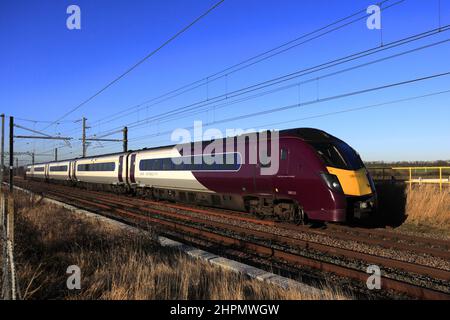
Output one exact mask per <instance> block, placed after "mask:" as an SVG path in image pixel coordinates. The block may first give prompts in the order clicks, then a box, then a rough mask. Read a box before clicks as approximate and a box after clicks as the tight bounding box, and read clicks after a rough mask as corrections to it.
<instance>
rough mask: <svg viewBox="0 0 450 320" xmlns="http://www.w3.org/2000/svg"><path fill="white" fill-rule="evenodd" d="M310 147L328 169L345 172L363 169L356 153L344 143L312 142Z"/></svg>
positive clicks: (362, 164)
mask: <svg viewBox="0 0 450 320" xmlns="http://www.w3.org/2000/svg"><path fill="white" fill-rule="evenodd" d="M311 145H312V146H313V147H314V149H316V151H317V153H318V154H319V156H320V157H321V158H322V160H323V161H324V162H325V164H326V165H327V166H329V167H334V168H340V169H346V170H358V169H361V168H362V167H364V163H363V162H362V160H361V158H360V157H359V155H358V153H357V152H356V151H355V150H353V149H352V148H351V147H350V146H349V145H348V144H346V143H345V142H342V141H334V142H313V143H311Z"/></svg>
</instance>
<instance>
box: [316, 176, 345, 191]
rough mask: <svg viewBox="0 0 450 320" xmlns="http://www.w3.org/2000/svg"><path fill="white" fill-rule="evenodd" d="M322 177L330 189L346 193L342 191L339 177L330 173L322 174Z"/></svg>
mask: <svg viewBox="0 0 450 320" xmlns="http://www.w3.org/2000/svg"><path fill="white" fill-rule="evenodd" d="M320 176H321V177H322V179H323V181H325V183H326V185H327V186H328V188H330V189H331V190H333V191H337V192H342V193H344V191H343V190H342V186H341V183H340V182H339V179H338V177H337V176H335V175H334V174H329V173H321V174H320Z"/></svg>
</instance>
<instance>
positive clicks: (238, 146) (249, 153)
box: [171, 121, 280, 175]
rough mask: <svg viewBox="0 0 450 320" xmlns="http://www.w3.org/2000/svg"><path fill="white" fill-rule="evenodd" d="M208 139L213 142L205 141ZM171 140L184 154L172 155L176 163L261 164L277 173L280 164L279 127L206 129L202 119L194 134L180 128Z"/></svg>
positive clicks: (264, 171) (270, 172)
mask: <svg viewBox="0 0 450 320" xmlns="http://www.w3.org/2000/svg"><path fill="white" fill-rule="evenodd" d="M208 140H211V142H208V143H206V144H205V142H204V141H208ZM171 141H172V142H174V143H175V144H176V148H177V150H178V151H179V153H180V154H181V155H182V156H181V157H173V158H172V162H173V163H174V165H185V164H186V165H192V164H194V165H196V164H197V165H198V164H205V165H210V166H211V168H215V169H214V170H218V171H220V170H221V168H224V167H221V166H220V165H223V164H225V165H236V164H237V165H243V164H255V165H256V164H257V165H258V167H259V169H260V174H261V175H275V174H277V173H278V169H279V166H280V162H279V158H280V157H279V146H280V141H279V132H278V131H267V130H259V131H256V130H254V129H246V130H244V129H226V130H225V133H223V132H222V131H220V130H219V129H215V128H210V129H207V130H205V131H204V130H203V123H202V121H195V122H194V130H193V135H192V134H191V132H190V131H189V130H187V129H182V128H179V129H176V130H174V131H173V132H172V135H171ZM192 141H195V142H192ZM192 145H193V148H192ZM192 151H193V154H192ZM237 162H238V163H237ZM214 165H218V166H214Z"/></svg>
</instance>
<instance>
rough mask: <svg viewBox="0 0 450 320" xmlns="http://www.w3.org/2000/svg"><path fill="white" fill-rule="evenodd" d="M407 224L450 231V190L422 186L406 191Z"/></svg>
mask: <svg viewBox="0 0 450 320" xmlns="http://www.w3.org/2000/svg"><path fill="white" fill-rule="evenodd" d="M406 215H407V222H409V223H412V224H416V225H419V224H427V225H431V226H434V227H439V228H443V229H450V190H449V189H448V188H446V189H444V190H443V191H442V192H440V191H439V187H438V186H434V185H422V186H414V187H413V188H412V189H411V190H409V189H408V188H407V189H406Z"/></svg>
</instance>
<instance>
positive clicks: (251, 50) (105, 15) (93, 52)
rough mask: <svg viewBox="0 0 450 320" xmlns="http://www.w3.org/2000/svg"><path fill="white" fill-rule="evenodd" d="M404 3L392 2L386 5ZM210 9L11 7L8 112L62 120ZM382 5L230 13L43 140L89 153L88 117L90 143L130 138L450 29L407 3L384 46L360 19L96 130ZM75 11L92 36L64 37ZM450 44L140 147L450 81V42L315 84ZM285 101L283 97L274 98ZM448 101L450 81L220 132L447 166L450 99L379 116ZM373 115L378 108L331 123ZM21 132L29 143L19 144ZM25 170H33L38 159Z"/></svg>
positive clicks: (28, 146) (72, 152)
mask: <svg viewBox="0 0 450 320" xmlns="http://www.w3.org/2000/svg"><path fill="white" fill-rule="evenodd" d="M395 2H396V1H395V0H391V1H388V2H387V3H386V5H389V4H392V3H395ZM213 3H215V1H209V0H183V1H182V0H171V1H162V0H158V1H157V0H151V1H124V0H116V1H106V0H105V1H103V0H96V1H92V0H91V1H85V0H72V1H63V0H58V1H56V0H53V1H50V0H45V1H11V0H5V1H2V2H1V3H0V41H1V44H2V46H1V50H0V70H1V73H0V106H1V110H0V111H1V112H4V113H6V114H7V115H14V116H15V117H18V118H21V119H31V120H39V121H52V120H56V119H58V118H59V117H61V116H62V115H63V114H65V113H66V112H67V111H68V110H71V109H72V108H73V107H74V106H76V105H78V104H79V103H80V102H82V101H83V100H85V99H87V98H88V97H89V96H91V95H92V94H93V93H95V92H96V91H97V90H99V89H100V88H102V87H103V86H104V85H106V84H107V83H108V82H109V81H111V80H112V79H114V78H115V77H117V76H118V75H120V74H121V73H122V72H124V71H125V70H126V69H127V68H129V67H130V66H131V65H133V64H134V63H136V62H137V61H138V60H139V59H141V58H143V57H144V56H145V55H147V54H148V53H149V52H151V51H152V50H153V49H155V48H156V47H158V46H159V45H160V44H162V43H163V42H164V41H165V40H167V39H168V38H169V37H170V36H172V35H173V34H174V33H176V32H177V31H178V30H180V29H181V28H182V27H184V26H185V25H187V24H188V23H189V22H191V21H192V20H193V19H195V18H196V17H197V16H199V15H200V14H201V13H202V12H204V11H206V10H207V9H208V8H209V7H210V6H211V5H212V4H213ZM373 3H374V2H373V1H365V0H340V1H337V0H336V1H331V0H317V1H312V0H311V1H306V0H304V1H300V0H296V1H288V0H284V1H276V0H259V1H257V0H226V1H225V2H224V3H223V4H222V5H220V6H219V7H218V8H217V9H215V10H214V11H213V12H212V13H210V14H209V15H208V16H207V17H206V18H204V19H203V20H201V21H200V22H199V23H197V24H196V25H195V26H193V27H192V28H191V29H189V30H188V31H187V32H186V33H184V34H183V35H181V36H180V37H179V38H177V39H176V40H175V41H174V42H172V43H170V44H169V45H168V46H166V47H164V48H163V49H162V50H161V51H160V52H158V53H157V54H156V55H155V56H153V57H151V58H150V59H149V60H147V61H146V62H144V63H143V64H142V65H140V66H139V67H138V68H136V69H135V70H134V71H133V72H131V73H130V74H128V75H127V76H126V77H124V78H123V79H122V80H121V81H119V82H118V83H116V84H114V85H113V86H112V87H110V88H109V89H108V90H107V91H105V92H104V93H102V94H101V95H100V96H98V97H96V98H95V99H93V100H92V101H91V102H89V103H88V104H86V105H84V106H83V107H82V108H80V109H79V110H77V111H76V112H74V113H73V114H70V115H69V116H67V118H65V119H64V121H63V122H61V123H59V124H58V125H52V126H51V127H50V128H48V129H47V130H46V132H47V133H50V134H55V133H61V134H62V135H66V136H67V135H68V136H73V137H75V138H77V139H78V138H80V136H81V124H80V123H79V122H75V121H76V120H78V119H80V118H81V117H83V116H85V117H86V118H88V124H89V125H90V126H91V128H90V129H89V131H88V133H89V134H91V135H92V134H100V133H102V132H108V131H109V130H110V129H113V128H116V127H120V126H123V125H125V124H129V123H132V122H135V121H140V120H142V119H145V118H148V117H156V116H157V115H159V114H161V113H163V112H167V111H170V110H173V109H176V108H180V107H183V106H186V105H190V104H192V103H195V102H198V101H203V100H205V99H211V98H213V97H215V96H219V95H222V94H225V93H228V92H232V91H234V90H238V89H240V88H243V87H247V86H250V85H253V84H255V83H260V82H263V81H265V80H269V79H272V78H275V77H278V76H282V75H285V74H289V73H291V72H295V71H298V70H302V69H305V68H308V67H312V66H316V65H319V64H322V63H325V62H328V61H331V60H334V59H337V58H340V57H343V56H347V55H350V54H353V53H356V52H360V51H363V50H366V49H370V48H374V47H377V46H380V44H381V39H382V40H383V44H388V43H390V42H392V41H396V40H399V39H403V38H406V37H409V36H412V35H415V34H419V33H422V32H425V31H429V30H431V29H435V28H438V27H439V22H440V25H441V26H445V25H447V24H450V0H441V1H440V8H441V10H440V11H439V0H405V1H404V2H402V3H400V4H398V5H395V6H393V7H391V8H389V9H388V10H386V11H384V12H383V13H382V26H383V28H382V34H381V32H380V31H379V30H369V29H368V28H367V27H366V21H365V20H364V19H363V20H360V21H358V22H355V23H352V24H350V25H348V26H346V27H344V28H342V29H340V30H337V31H334V32H330V33H329V34H327V35H325V36H323V37H320V38H318V39H315V40H313V41H310V42H308V43H306V44H303V45H299V46H297V47H295V48H293V49H291V50H288V51H286V52H284V53H282V54H279V55H277V56H275V57H273V58H270V59H267V60H265V61H263V62H261V63H258V64H255V65H253V66H251V67H249V68H246V69H244V70H241V71H239V72H235V73H233V74H230V75H229V76H227V77H223V78H221V79H219V80H217V81H211V82H210V83H208V85H207V86H201V87H199V88H197V89H196V90H193V91H191V92H189V93H186V94H183V95H180V96H179V97H176V98H173V99H170V100H168V101H165V102H163V103H160V104H157V105H150V104H149V103H147V104H144V105H143V107H142V108H140V109H141V110H140V111H139V112H130V113H129V114H120V117H117V119H115V120H114V121H111V122H107V123H98V120H99V119H102V118H105V117H107V116H111V115H114V114H115V113H117V112H120V111H122V110H124V109H126V108H128V107H132V106H134V105H137V104H139V103H142V102H144V101H147V100H149V99H152V98H154V97H157V96H159V95H161V94H164V93H166V92H168V91H171V90H173V89H176V88H178V87H180V86H183V85H185V84H188V83H190V82H193V81H195V80H199V79H203V78H205V77H207V76H209V75H211V74H214V73H215V72H218V71H221V70H223V69H225V68H227V67H229V66H232V65H234V64H236V63H239V62H241V61H243V60H245V59H247V58H249V57H252V56H254V55H257V54H259V53H261V52H264V51H266V50H269V49H272V48H274V47H276V46H278V45H280V44H282V43H285V42H287V41H290V40H292V39H295V38H297V37H299V36H301V35H303V34H305V33H307V32H310V31H313V30H315V29H318V28H320V27H322V26H324V25H327V24H329V23H331V22H333V21H335V20H337V19H339V18H342V17H345V16H348V15H350V14H352V13H355V12H357V11H359V10H362V9H364V8H367V7H368V6H369V5H371V4H373ZM71 4H76V5H78V6H79V7H80V8H81V30H68V29H67V28H66V19H67V17H68V14H67V13H66V8H67V7H68V6H69V5H71ZM439 13H440V14H439ZM439 16H440V19H439ZM449 34H450V32H449V31H445V32H441V33H439V34H436V35H433V36H430V37H427V38H424V39H421V40H418V41H415V42H413V43H409V44H407V45H404V46H401V47H397V48H394V49H390V50H385V51H382V52H379V53H378V54H374V55H372V56H370V57H366V58H363V59H358V60H356V61H353V62H351V63H347V64H343V65H340V66H337V67H334V68H330V69H326V70H322V71H320V72H316V73H313V74H310V75H306V76H304V77H299V78H296V79H293V80H292V81H288V82H286V83H284V84H283V85H286V84H295V83H298V82H305V81H308V80H311V81H310V82H309V83H305V84H302V85H293V86H292V87H291V88H289V89H285V90H279V91H277V92H274V93H272V94H266V95H264V96H261V97H258V98H254V99H250V100H247V101H243V102H240V103H235V104H228V105H222V104H221V103H219V104H221V105H222V106H219V105H216V106H215V108H213V106H214V104H212V105H211V108H210V109H209V110H205V111H204V112H201V113H197V114H195V115H191V116H185V115H183V116H178V117H175V118H173V119H171V121H170V122H167V121H159V122H148V123H143V125H141V126H139V127H136V128H131V129H130V133H129V136H130V147H131V148H142V147H150V146H157V145H163V144H167V143H170V135H169V134H163V133H164V132H168V131H171V130H173V129H175V128H186V127H190V126H192V125H193V121H194V120H202V121H204V122H214V121H220V120H221V119H226V118H230V117H234V116H239V115H244V114H250V113H254V112H258V111H261V110H268V109H271V108H277V107H282V106H285V105H292V104H297V103H299V102H300V103H301V102H305V101H310V100H315V99H321V98H326V97H331V96H336V95H340V94H343V93H348V92H353V91H358V90H363V89H366V88H372V87H377V86H382V85H385V84H389V83H395V82H400V81H405V80H410V79H414V78H419V77H424V76H429V75H433V74H438V73H443V72H447V71H450V60H449V59H448V57H449V56H450V42H445V43H442V44H439V45H435V46H433V47H429V48H426V49H422V50H418V51H415V52H411V53H409V54H405V55H402V56H401V57H397V58H392V59H388V60H386V61H383V62H379V63H374V64H371V65H368V66H366V67H361V68H357V69H355V70H352V71H348V72H343V73H340V74H338V75H335V76H329V77H327V78H326V79H320V80H316V81H313V80H314V79H316V78H318V77H319V78H320V77H323V76H324V75H327V74H329V73H332V72H335V71H339V70H342V69H346V68H349V67H352V66H357V65H359V64H362V63H366V62H370V61H372V60H376V59H380V58H383V57H388V56H391V55H394V54H398V53H401V52H404V51H407V50H412V49H414V48H419V47H423V46H426V45H429V44H433V43H436V42H439V41H444V40H447V38H449ZM277 88H279V86H274V87H271V88H267V90H269V89H277ZM446 90H450V77H449V76H447V77H440V78H437V79H432V80H427V81H422V82H417V83H414V84H410V85H404V86H399V87H395V88H390V89H386V90H380V91H377V92H372V93H366V94H361V95H356V96H351V97H347V98H342V99H334V100H330V101H327V102H323V103H315V104H311V105H308V106H299V107H296V108H291V109H288V110H286V111H283V112H277V113H270V114H266V115H264V116H259V117H252V118H246V119H243V120H239V121H233V122H227V123H222V124H219V125H217V128H219V129H221V130H224V129H225V128H244V129H245V128H256V129H260V128H265V129H283V128H290V127H316V128H320V129H323V130H325V131H328V132H330V133H331V134H333V135H336V136H338V137H340V138H341V139H343V140H345V141H347V142H348V143H349V144H350V145H352V146H353V147H354V148H355V149H357V150H358V151H359V152H360V154H361V156H362V158H363V159H364V160H384V161H397V160H438V159H450V129H449V126H450V122H449V121H450V105H449V101H450V100H449V98H450V93H443V94H440V95H434V96H428V97H425V98H420V99H415V100H407V101H403V102H398V103H390V104H385V105H380V104H383V103H387V102H391V101H395V100H402V99H409V98H412V97H417V96H421V95H428V94H432V93H436V92H441V91H446ZM369 105H379V106H377V107H373V108H367V109H362V110H359V111H353V112H346V113H339V114H330V115H328V116H324V115H325V114H329V113H333V112H337V111H343V110H348V109H353V108H359V107H364V106H369ZM113 119H114V118H113ZM287 121H291V122H287ZM17 123H18V124H20V125H23V126H27V127H29V128H34V129H38V130H40V129H43V128H45V127H46V126H47V124H46V123H44V122H42V123H41V122H28V121H24V120H18V121H17ZM19 132H20V133H25V132H24V131H19V130H17V133H18V134H19ZM146 136H148V137H146ZM111 137H119V135H116V136H111ZM141 137H142V138H141ZM138 138H140V139H138ZM16 145H17V146H16V150H17V151H31V150H34V151H35V152H37V153H51V151H50V150H51V149H52V148H53V147H54V146H60V145H61V143H58V142H45V141H44V142H43V141H36V140H28V141H27V140H20V141H17V143H16ZM120 149H121V144H120V143H102V144H99V143H95V144H93V145H92V146H90V148H89V149H88V153H89V154H101V153H108V152H114V151H120ZM80 152H81V151H80V144H79V142H73V143H72V147H71V148H69V147H62V148H61V149H60V150H59V154H60V156H61V157H64V158H70V157H75V156H79V155H80ZM21 159H22V160H24V161H26V160H28V159H29V158H27V157H22V158H21ZM47 159H50V157H45V156H42V157H37V161H40V160H42V161H44V160H47Z"/></svg>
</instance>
